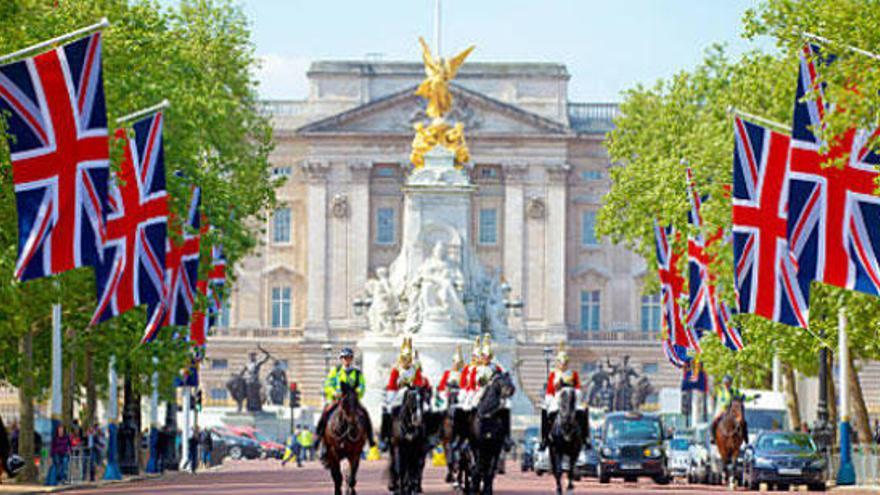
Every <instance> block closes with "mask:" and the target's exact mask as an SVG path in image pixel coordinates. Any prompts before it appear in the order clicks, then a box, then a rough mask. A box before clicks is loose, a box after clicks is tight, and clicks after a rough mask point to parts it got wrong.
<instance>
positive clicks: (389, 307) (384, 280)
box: [366, 267, 398, 335]
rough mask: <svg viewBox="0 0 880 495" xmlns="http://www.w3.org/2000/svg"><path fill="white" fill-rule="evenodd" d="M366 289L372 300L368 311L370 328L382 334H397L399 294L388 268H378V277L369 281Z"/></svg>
mask: <svg viewBox="0 0 880 495" xmlns="http://www.w3.org/2000/svg"><path fill="white" fill-rule="evenodd" d="M366 291H367V294H368V295H369V297H370V299H371V300H372V301H371V304H370V309H369V311H367V321H368V323H369V325H370V330H371V331H373V332H375V333H378V334H381V335H393V334H395V317H396V315H397V310H398V307H397V296H396V295H395V294H394V289H393V288H392V287H391V280H389V278H388V268H385V267H379V268H377V269H376V278H371V279H370V280H368V281H367V286H366Z"/></svg>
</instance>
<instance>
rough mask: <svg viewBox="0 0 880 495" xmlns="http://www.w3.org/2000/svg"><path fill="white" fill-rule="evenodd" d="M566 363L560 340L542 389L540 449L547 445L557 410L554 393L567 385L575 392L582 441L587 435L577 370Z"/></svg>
mask: <svg viewBox="0 0 880 495" xmlns="http://www.w3.org/2000/svg"><path fill="white" fill-rule="evenodd" d="M568 363H569V357H568V353H567V352H566V351H565V344H564V343H562V342H560V343H559V350H558V351H557V353H556V366H555V367H554V368H553V370H552V371H550V375H549V376H548V377H547V385H546V387H545V391H544V403H543V407H542V408H541V446H540V448H541V449H544V448H545V447H546V446H547V436H548V435H549V434H550V428H551V427H552V426H553V422H554V421H555V420H556V415H557V413H558V412H559V402H558V401H557V397H556V395H557V394H558V393H559V392H560V391H562V389H564V388H567V387H571V388H573V389H574V390H575V393H576V394H577V413H576V414H577V422H578V424H580V425H581V429H582V432H583V437H584V441H586V440H587V438H588V437H589V427H588V423H587V412H586V404H585V403H584V401H583V395H582V393H581V379H580V376H579V375H578V372H577V371H575V370H571V369H569V368H568Z"/></svg>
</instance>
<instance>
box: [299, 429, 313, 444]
mask: <svg viewBox="0 0 880 495" xmlns="http://www.w3.org/2000/svg"><path fill="white" fill-rule="evenodd" d="M298 440H299V444H300V445H302V446H303V447H305V448H309V447H311V446H312V442H313V441H314V437H313V436H312V432H310V431H309V430H303V431H301V432H299V438H298Z"/></svg>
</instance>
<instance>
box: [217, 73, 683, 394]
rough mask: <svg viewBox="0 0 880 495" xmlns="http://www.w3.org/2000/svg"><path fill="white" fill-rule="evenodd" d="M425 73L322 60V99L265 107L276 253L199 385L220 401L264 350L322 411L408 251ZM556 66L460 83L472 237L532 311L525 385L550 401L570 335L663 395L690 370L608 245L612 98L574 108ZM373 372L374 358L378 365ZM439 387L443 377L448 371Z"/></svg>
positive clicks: (244, 282) (241, 287)
mask: <svg viewBox="0 0 880 495" xmlns="http://www.w3.org/2000/svg"><path fill="white" fill-rule="evenodd" d="M423 77H424V73H423V68H422V65H421V64H418V63H408V62H367V61H318V62H314V63H313V64H312V65H311V67H310V69H309V71H308V80H309V84H310V91H309V96H308V98H306V99H304V100H291V101H266V102H264V103H263V105H264V111H265V112H266V113H267V114H268V115H269V116H270V118H271V120H272V122H273V124H274V129H275V130H274V137H275V143H276V146H275V149H274V152H273V154H272V156H271V163H272V167H273V169H272V170H273V174H274V175H275V176H276V177H283V178H285V179H286V180H285V182H284V184H283V185H282V186H281V187H280V188H279V189H278V193H277V196H278V207H277V209H276V210H275V211H274V212H272V214H271V215H269V217H268V219H267V223H266V225H265V226H264V227H265V228H264V235H265V238H264V239H263V241H264V242H263V243H262V246H260V247H259V248H258V252H257V253H255V254H254V255H253V256H251V257H249V258H248V259H246V260H245V261H244V262H243V263H241V264H240V266H238V267H237V270H236V273H235V276H236V277H237V280H236V282H235V284H234V285H233V287H234V290H233V292H232V294H231V297H230V298H229V303H228V307H227V308H226V310H225V311H224V315H223V318H222V321H221V325H220V326H219V327H217V328H215V329H214V330H213V331H212V332H211V337H210V340H209V344H208V354H207V356H208V358H209V359H208V360H207V361H206V363H205V364H204V365H203V368H202V372H201V377H202V382H203V385H202V387H203V388H204V389H205V395H206V397H207V398H209V399H210V400H209V401H208V402H209V404H216V405H220V404H229V403H230V400H229V399H228V398H227V394H226V390H225V388H224V383H225V381H226V379H227V378H228V377H229V376H230V375H231V374H232V373H234V372H238V371H239V370H240V369H241V367H242V366H243V365H244V362H245V360H246V359H247V354H248V352H251V351H254V350H256V345H257V343H260V344H262V345H263V346H264V347H265V348H266V349H267V350H269V351H270V352H271V353H272V354H273V356H275V357H277V358H279V359H283V360H285V361H286V362H287V365H288V368H289V374H290V379H291V380H292V381H297V382H298V383H299V387H300V389H301V390H303V398H304V402H305V403H306V404H312V405H317V404H318V403H319V401H320V396H319V389H320V387H319V384H320V380H321V377H322V375H323V373H324V369H325V367H326V365H327V363H328V361H335V356H334V355H332V354H331V351H329V350H328V349H329V347H332V348H333V349H337V348H338V347H339V346H341V345H352V344H353V343H354V342H355V341H356V340H358V339H359V338H360V337H361V336H362V335H363V332H364V331H365V330H366V327H367V322H366V319H365V318H364V317H363V316H360V315H358V314H357V313H356V311H355V308H354V307H353V305H352V302H353V301H354V300H355V299H357V298H358V297H361V296H362V295H363V290H364V285H365V283H366V282H367V279H368V278H369V277H372V276H374V274H375V270H376V269H377V268H378V267H382V266H387V265H388V264H389V263H390V262H391V261H392V260H393V259H394V257H395V256H396V255H397V253H398V251H399V249H400V244H399V243H400V238H401V211H402V206H403V194H402V192H401V184H402V182H403V179H404V177H405V174H407V173H408V168H409V153H410V143H411V141H412V136H413V130H412V125H413V123H414V122H416V121H419V120H420V119H423V118H424V113H423V110H422V108H423V107H424V103H423V101H422V100H420V98H419V97H417V96H415V95H414V94H413V91H414V90H415V87H416V85H417V84H418V83H419V81H420V80H421V79H422V78H423ZM569 82H570V76H569V74H568V71H567V70H566V67H565V66H564V65H561V64H555V63H479V62H475V63H468V64H465V65H464V66H463V67H462V69H461V71H460V72H459V74H458V76H457V77H456V80H455V83H454V85H453V87H452V93H453V96H454V98H455V100H454V102H455V103H454V107H453V110H452V117H453V119H454V120H456V121H460V122H463V123H464V125H465V128H466V130H467V135H468V145H469V147H470V150H471V157H472V162H473V167H472V168H471V169H470V173H471V174H472V180H473V182H474V184H476V185H477V191H476V192H475V193H474V196H473V205H472V209H471V211H472V212H473V214H472V219H471V229H472V235H470V236H469V238H470V239H473V240H474V246H473V248H474V250H475V252H476V253H477V255H478V256H479V258H480V260H481V262H482V263H483V265H484V266H486V267H489V269H490V270H496V271H497V272H498V273H499V274H500V275H501V276H502V277H503V280H504V281H505V282H507V283H508V284H509V285H510V287H511V288H512V293H513V295H514V296H515V297H517V298H521V299H522V301H523V303H524V307H523V308H522V310H521V311H518V312H516V313H514V314H512V315H511V318H510V326H511V328H512V331H513V333H514V335H515V336H516V339H517V342H518V345H519V346H520V353H519V354H520V356H524V357H525V361H524V363H523V364H522V367H521V373H520V375H521V379H522V383H523V386H524V388H525V390H526V392H527V395H528V396H529V397H530V398H532V399H536V398H537V397H538V394H539V391H540V388H541V385H542V380H543V378H544V374H545V367H546V362H545V356H544V354H545V351H544V349H545V348H546V347H547V346H548V345H552V344H554V343H556V342H558V341H559V340H566V341H567V342H568V345H569V347H570V349H571V354H572V357H573V361H574V362H575V363H576V364H577V366H578V368H579V369H581V370H583V371H586V372H589V371H590V370H591V369H592V368H593V367H595V366H596V364H597V362H599V361H600V360H601V361H604V360H605V358H606V356H610V357H611V358H612V359H615V358H619V357H620V356H622V355H623V354H628V355H631V356H632V362H633V364H635V366H636V369H637V370H639V371H640V372H644V373H645V374H647V375H648V376H649V377H650V378H651V380H652V382H654V384H655V386H656V387H658V388H659V387H663V386H675V385H676V384H677V383H678V380H679V377H680V375H679V374H678V372H677V370H675V369H674V368H673V367H671V366H670V365H669V364H668V363H666V362H665V360H664V358H663V356H662V353H661V351H660V346H659V342H658V335H659V332H660V303H659V298H658V296H656V295H646V294H643V291H642V285H643V280H644V277H645V275H646V265H645V262H644V260H642V259H641V258H640V257H638V256H637V255H635V254H633V253H632V252H630V251H628V250H627V249H624V248H623V247H620V246H616V245H613V244H609V243H608V242H605V241H603V240H601V239H599V238H598V236H597V235H596V231H595V227H596V214H597V211H598V210H599V208H600V207H601V205H602V197H603V195H604V194H605V193H606V192H607V191H608V189H609V187H610V181H609V167H610V166H611V163H610V161H609V159H608V155H607V152H606V149H605V147H604V144H603V141H604V139H605V133H607V132H608V131H609V130H610V129H611V127H612V118H613V117H614V116H615V114H616V112H617V106H616V105H615V104H613V103H580V102H572V101H569V98H568V88H569ZM364 365H365V366H369V363H364ZM432 378H433V379H434V380H436V377H432Z"/></svg>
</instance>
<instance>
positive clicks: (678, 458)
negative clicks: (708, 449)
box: [666, 437, 691, 477]
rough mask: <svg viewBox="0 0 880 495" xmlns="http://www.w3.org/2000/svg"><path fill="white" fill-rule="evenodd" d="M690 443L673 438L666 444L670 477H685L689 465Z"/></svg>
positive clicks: (682, 439) (683, 439) (680, 438)
mask: <svg viewBox="0 0 880 495" xmlns="http://www.w3.org/2000/svg"><path fill="white" fill-rule="evenodd" d="M690 446H691V442H689V441H688V440H687V439H686V438H682V437H675V438H673V439H671V440H669V442H667V443H666V455H667V456H668V458H669V460H668V464H667V465H668V467H669V474H670V476H673V477H676V476H687V474H688V464H689V463H690V453H689V450H688V449H689V448H690Z"/></svg>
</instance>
